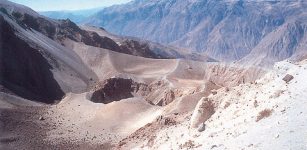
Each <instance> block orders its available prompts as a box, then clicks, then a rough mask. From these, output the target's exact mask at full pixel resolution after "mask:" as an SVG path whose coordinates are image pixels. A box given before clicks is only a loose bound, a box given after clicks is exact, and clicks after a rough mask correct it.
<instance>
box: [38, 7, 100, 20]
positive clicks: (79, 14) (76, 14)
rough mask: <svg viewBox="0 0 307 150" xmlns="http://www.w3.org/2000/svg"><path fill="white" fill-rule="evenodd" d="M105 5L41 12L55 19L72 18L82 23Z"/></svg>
mask: <svg viewBox="0 0 307 150" xmlns="http://www.w3.org/2000/svg"><path fill="white" fill-rule="evenodd" d="M102 9H103V7H100V8H93V9H86V10H71V11H69V10H63V11H42V12H39V13H40V14H41V15H44V16H46V17H49V18H53V19H70V20H71V21H73V22H74V23H81V22H83V21H84V20H85V19H86V18H88V17H89V16H92V15H94V14H95V13H97V12H98V11H100V10H102Z"/></svg>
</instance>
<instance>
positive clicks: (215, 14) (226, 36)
mask: <svg viewBox="0 0 307 150" xmlns="http://www.w3.org/2000/svg"><path fill="white" fill-rule="evenodd" d="M306 8H307V3H306V1H299V0H298V1H278V2H271V1H245V0H240V1H215V0H208V1H202V0H170V1H169V0H162V1H158V2H157V1H153V0H148V1H142V0H136V1H134V2H131V3H128V4H125V5H120V6H113V7H109V8H105V9H103V10H102V11H100V12H98V13H97V14H96V15H94V16H91V17H90V18H89V19H88V20H87V21H86V22H85V23H88V24H91V25H97V26H101V27H104V28H105V29H107V30H108V31H110V32H113V33H116V34H120V35H126V36H135V37H139V38H144V39H147V40H151V41H155V42H159V43H166V44H171V45H174V46H179V47H183V48H189V49H191V50H192V51H194V52H195V51H196V52H201V53H206V54H208V55H209V56H210V57H212V58H214V59H217V60H219V61H233V60H239V59H241V58H243V57H245V56H247V55H248V54H249V53H251V52H252V51H254V49H255V48H256V47H257V46H258V45H259V44H261V43H264V42H266V41H267V40H268V38H269V37H267V36H269V35H270V34H272V33H273V32H276V30H280V29H279V28H283V25H286V24H288V23H291V22H294V21H302V22H303V23H305V22H306V20H305V19H303V20H301V19H302V18H306V14H307V13H306ZM301 34H304V32H301ZM275 36H279V37H276V38H282V37H283V36H284V35H283V34H279V35H277V34H275ZM269 41H270V42H271V43H270V44H271V45H274V44H278V43H274V42H276V41H274V40H271V39H269ZM291 44H294V45H291ZM291 44H290V43H288V45H285V47H293V48H291V49H292V50H288V49H282V50H280V51H282V53H289V52H287V51H294V52H295V49H296V48H295V47H296V46H297V45H301V46H302V47H306V44H304V43H303V42H302V43H301V42H300V41H297V43H291ZM258 47H259V46H258ZM256 51H257V50H256ZM274 52H275V51H271V52H270V53H274ZM254 53H255V52H254ZM290 56H291V55H290ZM271 57H272V59H274V60H275V59H276V60H278V61H280V60H282V59H283V58H284V57H278V56H275V54H273V55H271ZM287 57H289V55H287Z"/></svg>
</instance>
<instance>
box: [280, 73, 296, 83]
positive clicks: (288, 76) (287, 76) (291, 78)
mask: <svg viewBox="0 0 307 150" xmlns="http://www.w3.org/2000/svg"><path fill="white" fill-rule="evenodd" d="M293 78H294V77H293V76H292V75H290V74H287V75H286V76H285V77H284V78H283V79H282V80H284V81H285V82H286V83H289V82H290V81H291V80H293Z"/></svg>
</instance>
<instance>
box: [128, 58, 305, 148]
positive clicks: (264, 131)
mask: <svg viewBox="0 0 307 150" xmlns="http://www.w3.org/2000/svg"><path fill="white" fill-rule="evenodd" d="M286 74H291V75H293V76H294V79H293V80H292V81H291V82H289V83H288V84H287V83H285V82H284V81H283V80H282V78H283V77H284V76H285V75H286ZM306 75H307V62H306V61H305V62H300V63H297V64H293V63H289V62H286V61H284V62H280V63H277V65H276V66H275V70H273V71H271V72H270V73H268V74H267V75H266V76H265V77H263V78H261V79H260V80H257V81H256V84H250V83H248V84H242V85H240V86H237V87H234V88H231V89H230V91H228V92H227V91H225V89H220V90H218V94H216V95H210V96H209V98H211V99H213V100H214V101H215V103H216V104H218V105H217V106H216V108H215V113H214V115H213V116H212V117H211V118H210V119H209V120H208V121H206V122H205V123H206V130H205V131H203V132H198V131H197V130H196V129H191V128H189V126H190V119H189V117H187V118H186V119H185V120H184V121H183V122H181V123H179V124H177V125H176V126H170V127H165V128H162V129H161V130H160V131H159V130H158V131H157V133H156V134H154V135H155V138H154V140H153V141H151V143H154V144H148V143H150V142H149V141H148V140H149V139H143V140H144V141H143V142H139V143H136V142H138V141H140V140H136V141H135V142H131V143H129V144H131V145H130V146H129V144H127V145H128V146H127V147H126V148H133V147H134V148H136V149H180V148H183V149H306V148H307V146H306V143H307V141H306V140H307V138H306V137H307V132H306V131H307V126H306V119H307V118H306V115H307V112H306V110H305V107H306V106H307V102H306V100H305V98H306V97H307V95H306V93H307V84H306V82H305V78H306ZM264 109H270V110H272V114H271V116H268V117H267V118H263V119H261V120H260V121H256V119H257V116H258V115H259V112H260V111H262V110H264ZM140 139H142V138H140ZM141 141H142V140H141ZM133 143H134V144H133ZM137 145H138V146H137ZM126 148H125V147H123V149H126Z"/></svg>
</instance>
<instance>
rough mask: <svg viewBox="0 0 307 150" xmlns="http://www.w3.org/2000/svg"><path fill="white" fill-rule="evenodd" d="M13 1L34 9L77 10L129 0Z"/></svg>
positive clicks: (127, 0)
mask: <svg viewBox="0 0 307 150" xmlns="http://www.w3.org/2000/svg"><path fill="white" fill-rule="evenodd" d="M10 1H12V2H15V3H19V4H23V5H26V6H28V7H31V8H32V9H34V10H36V11H49V10H78V9H88V8H96V7H103V6H111V5H114V4H121V3H127V2H129V1H131V0H10Z"/></svg>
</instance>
